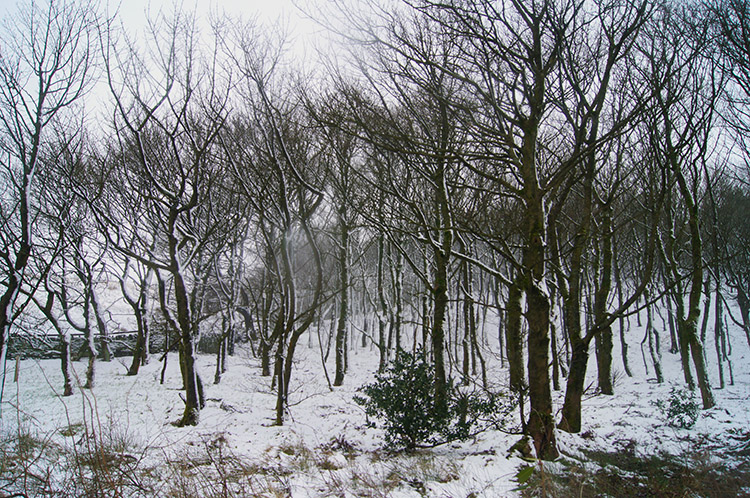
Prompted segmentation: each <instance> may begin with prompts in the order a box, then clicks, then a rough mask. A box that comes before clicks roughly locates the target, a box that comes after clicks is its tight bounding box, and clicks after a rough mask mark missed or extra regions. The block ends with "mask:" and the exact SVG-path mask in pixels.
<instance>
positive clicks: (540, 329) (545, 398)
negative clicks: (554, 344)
mask: <svg viewBox="0 0 750 498" xmlns="http://www.w3.org/2000/svg"><path fill="white" fill-rule="evenodd" d="M526 295H527V299H528V311H527V315H528V323H529V359H528V371H529V402H530V405H531V407H530V412H529V423H528V431H529V434H530V435H531V437H532V439H533V440H534V447H535V448H536V454H537V457H538V458H540V459H542V460H554V459H555V458H557V457H558V455H559V454H558V451H557V444H556V441H555V432H554V428H555V424H554V420H553V417H552V393H551V392H550V379H549V335H548V334H549V317H550V304H549V298H548V296H547V295H546V294H545V293H544V291H543V290H542V289H540V288H539V287H538V286H537V285H530V286H529V287H527V292H526Z"/></svg>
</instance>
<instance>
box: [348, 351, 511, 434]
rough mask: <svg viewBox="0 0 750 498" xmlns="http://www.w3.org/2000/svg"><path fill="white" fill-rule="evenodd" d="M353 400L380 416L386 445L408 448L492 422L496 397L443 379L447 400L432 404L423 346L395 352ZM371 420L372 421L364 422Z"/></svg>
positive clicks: (431, 378) (370, 414)
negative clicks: (382, 370) (389, 362)
mask: <svg viewBox="0 0 750 498" xmlns="http://www.w3.org/2000/svg"><path fill="white" fill-rule="evenodd" d="M360 391H361V392H362V393H363V395H362V396H355V398H354V401H355V402H356V403H358V404H359V405H361V406H363V407H364V408H365V413H366V414H367V416H368V417H375V418H377V419H379V420H381V421H382V427H383V429H384V430H385V441H386V445H387V446H388V447H390V448H392V449H401V448H405V449H414V448H417V447H420V446H435V445H438V444H443V443H446V442H449V441H455V440H463V439H466V438H468V437H470V436H471V435H472V434H473V433H475V432H476V431H477V430H480V429H479V425H480V424H481V423H482V422H484V423H485V424H488V423H491V422H494V421H495V418H496V415H497V414H498V412H499V411H500V410H499V407H500V397H499V396H498V395H496V394H493V393H489V392H477V391H467V390H462V389H459V388H456V387H454V386H453V383H452V382H451V381H448V382H447V384H446V393H447V394H448V403H447V406H446V407H445V408H443V409H442V410H441V409H439V408H438V407H437V406H436V405H435V376H434V367H433V365H432V363H430V362H429V361H428V359H427V358H426V355H425V353H424V352H423V351H421V350H420V351H417V352H416V353H414V354H412V353H409V352H407V351H399V352H398V353H397V355H396V358H395V360H394V362H393V363H392V364H391V365H390V366H389V367H388V368H387V369H386V370H385V371H384V372H381V373H378V374H376V376H375V382H373V383H372V384H369V385H366V386H364V387H362V388H360ZM510 409H512V408H508V411H509V410H510ZM370 425H374V424H370Z"/></svg>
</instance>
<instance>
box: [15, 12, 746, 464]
mask: <svg viewBox="0 0 750 498" xmlns="http://www.w3.org/2000/svg"><path fill="white" fill-rule="evenodd" d="M332 5H333V7H332V8H338V9H340V10H341V12H342V14H345V15H342V16H341V17H340V19H342V22H343V23H344V24H345V26H344V27H343V28H342V27H340V26H339V27H338V28H339V34H341V33H343V32H346V36H347V40H348V42H349V45H350V46H351V48H352V51H351V55H352V57H349V58H346V61H345V60H344V58H342V59H341V60H340V61H335V60H334V62H333V63H330V62H331V60H329V64H327V65H323V64H321V65H320V67H319V69H320V70H319V71H318V74H315V75H309V74H304V73H303V72H302V71H301V70H298V69H296V68H294V67H293V66H291V65H290V64H288V60H289V59H288V57H287V54H285V52H284V44H283V40H282V39H281V38H278V37H276V38H275V37H274V36H273V35H271V31H270V29H269V28H268V27H265V26H262V25H259V24H253V23H244V22H241V21H239V20H235V19H226V18H225V19H221V20H219V21H216V22H215V25H214V26H212V29H209V30H205V28H204V30H203V31H202V30H201V29H200V28H199V27H198V24H197V23H196V21H195V20H194V19H193V18H192V16H191V15H190V14H189V13H184V12H175V13H173V14H171V15H160V16H159V17H157V18H154V19H152V20H151V22H150V23H149V29H148V33H147V35H148V39H149V43H146V44H144V45H142V46H141V45H138V44H135V43H133V42H131V41H130V40H131V37H130V36H131V35H129V34H128V33H125V32H124V31H122V29H121V28H119V27H118V26H117V22H116V19H110V20H107V21H106V22H104V20H102V19H101V18H98V17H97V9H96V6H95V5H81V4H80V3H78V2H67V3H66V2H63V3H59V2H49V3H44V4H33V6H32V7H31V8H22V9H21V11H20V14H19V17H18V19H17V20H18V21H19V22H17V23H14V24H7V29H6V31H4V34H3V44H2V52H0V107H1V109H0V125H2V127H1V128H0V147H2V152H3V154H2V158H0V164H2V177H0V182H1V183H2V189H3V190H2V196H3V203H2V211H1V212H0V214H1V217H0V222H1V223H2V225H3V227H2V228H3V229H2V247H1V248H0V256H1V257H2V260H3V268H4V270H3V276H2V289H0V290H2V295H1V296H0V332H2V333H1V334H0V363H2V364H4V363H5V359H6V358H7V351H8V343H9V340H10V339H11V331H12V328H13V327H20V326H21V324H22V322H23V320H24V319H25V318H26V317H28V316H32V315H34V316H42V317H43V318H44V319H45V320H46V321H48V322H49V326H50V327H51V328H52V329H54V330H55V331H56V332H57V335H58V336H59V337H60V342H61V344H62V349H61V351H62V354H61V360H62V363H61V366H62V370H63V373H64V378H65V386H64V393H65V394H70V393H71V392H72V383H71V381H70V377H69V374H68V373H67V372H68V371H69V361H70V358H71V357H72V356H75V354H76V353H77V352H75V351H71V348H70V331H71V330H80V331H82V333H83V334H84V335H85V336H86V346H85V348H84V349H85V352H86V354H88V356H89V368H88V375H87V385H86V386H84V387H85V388H90V387H92V386H93V385H94V367H95V361H96V358H97V356H102V357H103V358H106V356H107V355H108V348H107V344H108V342H107V335H108V333H109V330H110V328H111V327H110V324H108V319H107V317H106V314H105V313H104V312H103V307H104V303H103V299H102V295H101V290H100V286H101V284H100V282H101V281H102V280H103V276H111V278H113V279H115V280H116V281H117V282H118V287H119V288H120V290H121V292H122V295H123V298H124V302H126V303H127V305H128V306H129V308H130V309H131V310H132V314H133V317H134V320H133V322H134V323H135V326H136V329H137V334H136V336H137V338H136V342H135V347H134V353H133V360H132V364H131V366H130V368H129V373H130V374H131V375H135V374H137V372H138V369H139V367H140V366H141V365H143V364H145V362H147V361H148V358H149V344H150V341H149V334H150V331H152V330H154V329H155V328H156V326H157V324H160V325H161V326H162V328H163V329H164V330H165V334H166V340H165V345H164V351H163V354H162V355H161V357H160V360H161V361H164V362H166V361H167V359H168V353H169V352H170V351H172V350H175V349H176V350H177V352H178V356H179V362H180V367H181V372H182V378H183V388H184V389H185V411H184V413H183V416H182V418H181V419H180V420H179V421H178V423H179V425H192V424H197V423H198V422H199V414H200V410H201V408H202V406H203V402H204V401H203V399H204V389H206V387H205V386H204V382H203V380H202V376H201V372H199V369H198V368H197V366H196V360H197V356H196V344H197V342H198V340H199V338H200V337H202V336H203V335H206V334H210V333H213V334H214V335H215V336H216V337H217V341H216V344H217V350H216V354H217V365H216V371H215V373H214V381H215V382H217V383H218V382H220V380H221V376H222V374H223V373H224V372H225V371H226V368H227V366H228V362H227V356H228V355H232V354H235V345H236V344H237V342H238V341H240V340H246V341H248V342H249V346H250V349H251V352H252V354H253V355H256V356H257V357H258V358H259V359H260V366H261V369H262V370H263V374H264V375H267V376H269V377H271V379H270V382H271V383H272V386H273V387H274V388H275V390H276V394H277V398H276V406H275V410H274V412H275V422H276V423H277V424H283V423H284V420H285V418H286V413H287V410H288V406H289V394H290V392H291V388H290V386H291V382H292V378H293V371H294V356H295V351H296V349H297V348H298V346H299V345H300V341H301V340H302V338H303V337H304V336H305V334H308V337H309V338H310V339H309V342H308V344H309V345H313V344H314V343H315V342H317V346H318V347H319V348H320V354H321V359H322V361H323V362H324V365H325V361H326V360H327V359H328V357H329V353H330V352H331V348H333V358H334V361H335V371H334V373H333V376H332V379H330V378H329V385H330V386H331V389H334V388H335V387H337V386H340V385H342V384H344V383H345V382H346V378H347V372H348V368H349V365H348V351H349V350H350V349H351V348H353V347H360V348H363V347H373V348H375V349H377V352H378V355H379V359H380V362H379V365H380V370H381V371H384V370H385V369H386V368H387V366H388V363H389V362H390V361H391V359H392V358H394V357H396V356H398V353H399V352H400V351H404V350H412V352H414V351H417V350H419V351H421V353H420V354H421V355H423V357H424V359H425V361H428V362H429V366H430V368H429V369H428V370H426V371H429V372H430V375H432V377H433V378H432V381H433V382H434V385H433V386H432V387H431V389H432V391H430V392H433V393H434V398H435V399H434V403H432V404H431V407H432V409H433V410H434V411H435V414H439V413H443V412H445V410H446V406H447V403H449V402H451V401H450V399H449V398H450V396H449V394H448V393H447V391H446V389H447V387H446V386H449V385H451V379H452V378H454V377H460V379H461V383H462V384H464V385H469V384H471V383H472V382H474V381H476V382H477V384H480V385H481V386H483V388H486V389H489V388H491V387H492V386H493V385H494V386H497V385H502V387H503V389H505V390H507V391H508V392H509V393H510V395H512V396H513V397H514V398H515V399H516V401H518V403H517V405H518V407H519V410H520V420H521V429H522V430H523V431H524V432H526V433H527V434H528V435H529V436H531V439H532V441H533V444H534V447H535V450H536V454H537V455H538V457H540V458H543V459H553V458H556V456H557V455H558V451H557V448H556V442H555V430H556V427H557V428H559V429H562V430H565V431H570V432H579V431H580V430H582V428H583V427H584V426H585V423H586V421H585V420H583V419H582V417H581V404H582V398H583V393H584V388H585V379H586V374H587V372H586V370H587V366H588V359H589V355H590V354H591V353H592V344H593V345H594V351H593V352H594V354H595V355H596V368H597V379H598V382H597V386H598V391H599V392H600V393H601V394H602V395H611V394H613V393H614V390H615V388H616V385H615V383H614V382H613V370H614V368H615V367H614V364H615V362H616V361H617V360H616V359H615V358H613V349H614V345H615V343H616V342H617V341H619V342H620V346H621V348H620V349H621V351H622V358H621V362H622V366H623V369H624V371H625V372H626V374H627V375H631V374H632V366H631V364H630V361H631V360H630V359H629V355H630V354H631V353H630V352H629V351H630V350H629V347H628V346H629V344H628V343H629V342H630V343H632V341H633V340H638V341H640V343H641V350H642V351H643V359H644V364H645V367H646V368H647V369H649V368H651V367H653V368H654V371H655V376H656V378H657V380H658V381H660V382H661V381H662V380H663V376H662V374H661V370H660V355H661V351H660V348H659V347H658V346H659V340H660V338H659V336H658V332H657V329H656V327H655V325H654V320H655V312H656V311H658V310H661V309H668V310H669V316H668V317H667V318H665V322H664V323H665V326H666V327H667V328H668V329H669V333H670V337H669V339H670V345H671V348H670V353H673V354H679V355H680V359H681V364H682V367H683V372H684V380H685V383H686V384H687V385H688V386H689V387H690V388H691V389H695V388H698V389H699V390H700V393H701V398H702V402H703V407H704V408H710V407H711V406H713V404H714V403H715V401H714V398H713V391H712V389H714V388H716V387H717V385H716V382H714V379H710V378H709V376H708V374H707V365H706V361H710V360H707V358H706V355H705V349H704V348H705V345H706V337H707V329H708V326H709V325H708V323H707V317H708V310H709V305H710V303H709V302H707V300H708V299H709V298H712V297H711V296H712V295H714V296H715V297H713V298H712V299H715V301H714V304H713V305H714V306H715V308H714V309H715V316H716V322H715V323H714V348H715V350H716V361H717V362H718V365H719V373H720V378H719V379H718V387H719V388H721V387H722V386H723V385H724V384H725V382H726V380H727V379H726V378H725V376H724V372H725V370H724V367H725V366H726V367H728V370H727V372H728V373H729V376H728V378H729V382H731V381H732V370H731V357H730V351H731V348H730V347H728V344H727V336H726V332H725V325H724V321H725V320H726V319H729V320H734V321H735V322H736V323H738V324H739V325H740V326H742V327H743V329H744V330H745V333H746V334H747V340H748V346H750V297H749V296H750V258H749V257H748V250H747V247H748V243H747V242H748V240H747V239H748V227H747V223H748V222H747V216H744V213H745V211H746V209H745V207H746V206H747V205H748V196H749V195H750V182H749V181H748V178H750V174H749V171H750V170H749V169H748V166H747V165H748V164H750V155H749V154H748V148H747V144H748V141H747V138H748V129H747V124H746V119H744V118H743V117H746V116H747V113H748V109H749V108H748V105H749V104H750V102H749V101H748V95H750V92H749V91H748V88H749V85H748V77H747V75H748V74H749V72H748V70H747V61H748V60H750V58H748V47H750V40H748V39H747V38H746V37H747V33H750V27H747V26H746V23H747V21H746V19H747V16H746V15H745V14H746V8H747V6H746V2H744V1H743V0H717V1H716V2H705V3H692V2H688V3H685V2H679V3H677V2H669V1H661V2H656V3H654V2H645V1H637V0H632V1H620V0H602V1H597V2H589V1H583V0H539V1H535V2H531V3H528V2H520V1H515V0H508V1H506V2H501V3H491V2H485V1H480V0H463V1H451V2H433V1H431V0H404V1H403V2H402V3H400V4H399V5H397V6H396V7H395V9H396V10H383V9H380V8H379V7H377V6H364V5H359V9H356V10H352V9H351V6H347V5H345V4H344V2H335V3H334V4H332ZM19 26H20V27H24V26H25V28H26V31H24V32H23V33H21V32H18V31H17V28H18V27H19ZM332 30H333V31H334V32H335V29H334V27H332ZM329 59H334V58H332V57H331V58H329ZM336 64H338V66H336ZM94 67H101V68H103V71H102V74H101V75H100V82H101V84H102V86H104V87H105V88H106V89H107V93H108V95H109V97H108V98H107V99H104V100H105V102H106V103H100V104H99V105H101V106H103V112H98V113H97V114H96V117H95V118H92V117H91V116H92V115H91V114H89V117H88V119H83V118H82V117H80V116H82V114H81V115H80V116H79V115H78V114H76V113H77V112H79V106H82V105H83V104H84V103H87V102H88V101H87V100H86V99H87V97H88V94H87V93H86V89H87V88H88V86H89V78H90V75H91V69H92V68H94ZM97 98H98V97H97ZM99 100H101V99H99ZM75 116H79V117H78V118H76V117H75ZM722 289H726V290H728V291H729V292H730V293H731V294H732V297H733V298H734V299H735V300H736V302H737V304H738V307H739V310H740V315H739V316H737V317H735V316H733V315H731V313H728V308H727V307H726V306H725V303H724V301H725V297H724V296H725V294H724V293H722ZM29 303H33V305H32V306H28V304H29ZM641 311H643V312H644V315H645V317H646V320H645V324H644V325H645V336H644V337H643V338H640V337H638V338H634V337H632V334H630V333H629V328H630V325H631V322H632V321H633V320H638V322H639V324H640V321H641V313H640V312H641ZM673 317H674V319H673ZM490 325H495V326H496V327H492V328H490ZM316 330H317V333H315V331H316ZM96 338H99V342H98V346H97V342H96V341H95V339H96ZM665 339H666V337H665ZM647 347H648V352H649V358H648V361H647V358H646V352H645V351H646V348H647ZM488 353H494V354H495V355H496V356H497V357H498V358H499V360H500V361H501V364H502V366H503V367H504V368H505V369H506V373H507V375H506V376H504V377H502V378H490V377H489V372H488V370H487V368H486V358H487V357H488ZM326 375H328V371H327V370H326ZM561 379H562V380H564V382H565V384H564V385H565V396H564V402H563V405H562V409H561V412H560V419H559V420H555V413H556V412H555V410H554V409H553V403H552V390H553V389H555V390H557V389H560V388H561V386H562V383H561ZM527 402H528V403H527ZM527 408H528V409H527Z"/></svg>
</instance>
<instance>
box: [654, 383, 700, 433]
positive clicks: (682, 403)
mask: <svg viewBox="0 0 750 498" xmlns="http://www.w3.org/2000/svg"><path fill="white" fill-rule="evenodd" d="M656 406H657V407H658V408H659V410H661V413H662V416H663V417H664V419H665V420H666V421H667V424H669V425H670V426H672V427H677V428H679V429H690V428H691V427H693V426H694V425H695V422H696V421H697V420H698V415H699V414H700V406H698V403H697V402H696V401H695V393H693V392H692V391H690V390H689V389H678V388H676V387H672V388H671V389H670V391H669V399H668V400H666V401H664V400H659V401H657V402H656Z"/></svg>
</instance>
